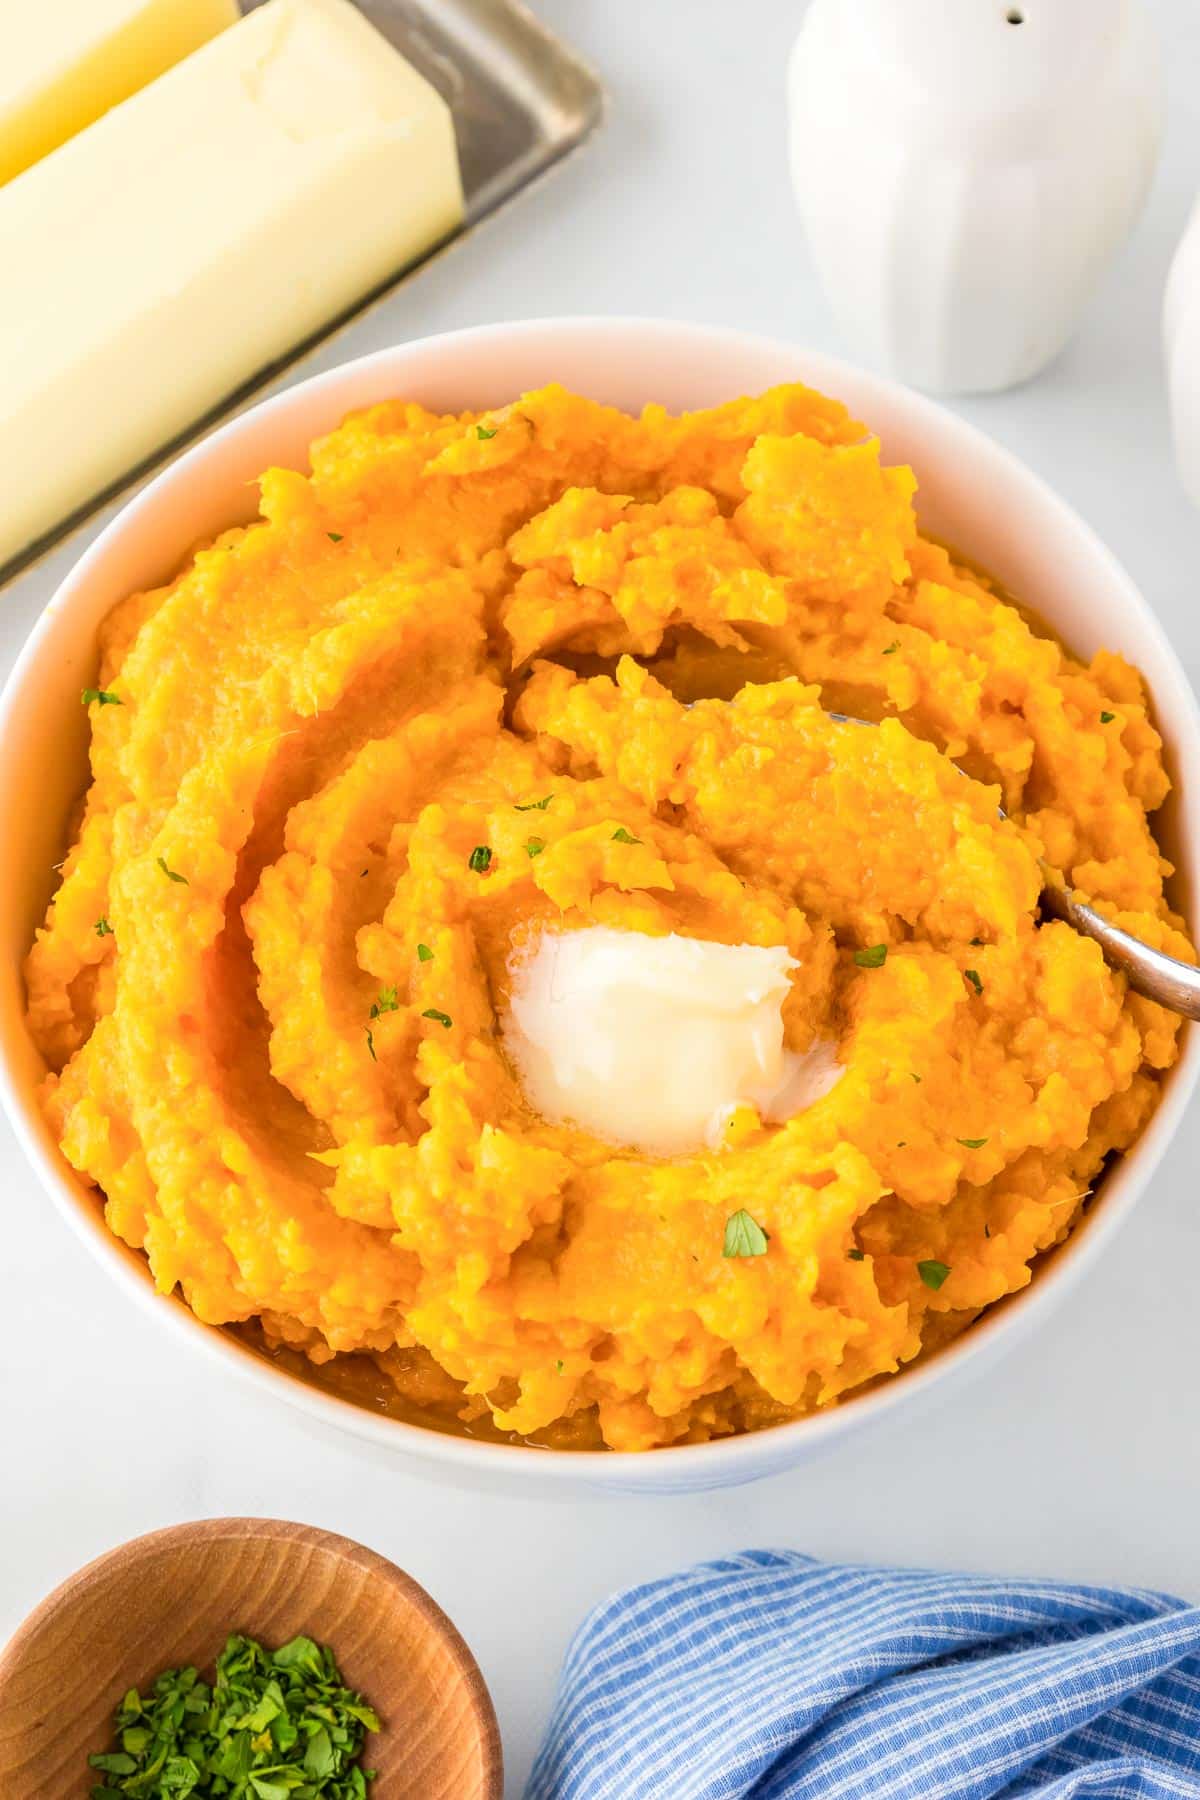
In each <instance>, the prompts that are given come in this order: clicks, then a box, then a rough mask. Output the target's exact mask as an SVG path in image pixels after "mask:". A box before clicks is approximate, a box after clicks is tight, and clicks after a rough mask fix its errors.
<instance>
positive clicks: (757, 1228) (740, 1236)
mask: <svg viewBox="0 0 1200 1800" xmlns="http://www.w3.org/2000/svg"><path fill="white" fill-rule="evenodd" d="M766 1253H767V1234H766V1232H765V1231H764V1230H763V1228H762V1226H761V1225H760V1224H759V1223H758V1221H757V1220H756V1219H752V1218H751V1217H750V1214H749V1213H748V1212H747V1211H746V1209H745V1207H742V1208H740V1209H739V1211H737V1212H735V1213H733V1214H731V1215H730V1217H729V1218H728V1219H726V1221H725V1242H724V1244H723V1245H722V1248H721V1255H722V1256H765V1255H766Z"/></svg>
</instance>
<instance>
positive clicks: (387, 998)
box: [371, 982, 400, 1019]
mask: <svg viewBox="0 0 1200 1800" xmlns="http://www.w3.org/2000/svg"><path fill="white" fill-rule="evenodd" d="M399 1011H400V996H399V995H398V994H397V992H396V986H395V983H394V982H393V984H392V986H391V987H383V988H380V990H379V998H378V1000H375V1001H373V1002H372V1005H371V1017H372V1018H373V1019H379V1018H382V1016H383V1014H384V1013H390V1012H399Z"/></svg>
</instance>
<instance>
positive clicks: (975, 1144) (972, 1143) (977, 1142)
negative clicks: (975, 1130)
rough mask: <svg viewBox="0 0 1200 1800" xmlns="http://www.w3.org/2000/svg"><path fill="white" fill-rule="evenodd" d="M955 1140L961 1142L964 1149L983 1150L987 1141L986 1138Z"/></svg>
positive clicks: (957, 1142)
mask: <svg viewBox="0 0 1200 1800" xmlns="http://www.w3.org/2000/svg"><path fill="white" fill-rule="evenodd" d="M954 1141H955V1143H956V1144H961V1145H962V1147H963V1149H964V1150H982V1149H983V1146H984V1145H985V1144H986V1143H987V1139H986V1138H955V1140H954Z"/></svg>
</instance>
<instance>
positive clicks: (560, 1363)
mask: <svg viewBox="0 0 1200 1800" xmlns="http://www.w3.org/2000/svg"><path fill="white" fill-rule="evenodd" d="M554 1367H555V1368H556V1369H557V1370H558V1373H559V1374H560V1375H561V1374H562V1372H563V1360H562V1357H561V1356H560V1357H559V1359H558V1361H557V1362H556V1363H555V1365H554Z"/></svg>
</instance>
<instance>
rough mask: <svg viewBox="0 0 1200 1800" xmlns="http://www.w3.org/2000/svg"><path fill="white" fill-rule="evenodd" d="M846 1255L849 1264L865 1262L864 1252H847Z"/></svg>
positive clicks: (865, 1255)
mask: <svg viewBox="0 0 1200 1800" xmlns="http://www.w3.org/2000/svg"><path fill="white" fill-rule="evenodd" d="M846 1255H847V1257H848V1258H849V1260H850V1261H851V1262H865V1261H866V1260H867V1253H866V1251H865V1250H847V1252H846Z"/></svg>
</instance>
